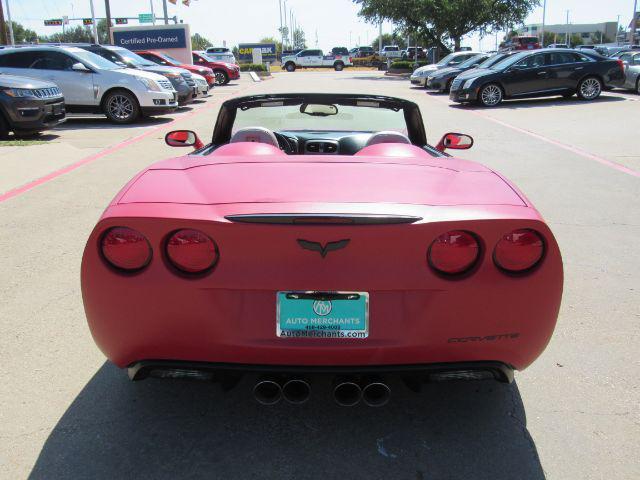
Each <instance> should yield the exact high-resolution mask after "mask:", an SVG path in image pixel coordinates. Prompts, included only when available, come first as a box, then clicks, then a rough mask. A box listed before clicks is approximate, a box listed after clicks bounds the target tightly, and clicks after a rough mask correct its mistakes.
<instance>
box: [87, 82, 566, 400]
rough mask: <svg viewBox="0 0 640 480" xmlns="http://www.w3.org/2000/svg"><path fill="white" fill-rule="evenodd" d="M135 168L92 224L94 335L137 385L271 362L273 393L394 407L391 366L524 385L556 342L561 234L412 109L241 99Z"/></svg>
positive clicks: (381, 102) (354, 101)
mask: <svg viewBox="0 0 640 480" xmlns="http://www.w3.org/2000/svg"><path fill="white" fill-rule="evenodd" d="M166 141H167V143H168V144H169V145H171V146H183V147H193V148H195V151H193V152H192V153H190V154H188V155H185V156H181V157H177V158H172V159H169V160H165V161H162V162H159V163H156V164H154V165H151V166H150V167H149V168H147V169H145V170H144V171H142V172H141V173H139V174H138V175H137V176H136V177H135V178H133V179H132V180H131V181H130V182H129V183H128V184H127V185H126V186H125V187H124V188H123V189H122V190H121V191H120V193H118V194H117V195H116V197H115V198H114V199H113V201H112V202H111V204H110V205H109V207H108V208H107V209H106V211H105V212H104V214H103V215H102V217H101V218H100V220H99V222H98V224H97V225H96V227H95V228H94V230H93V232H92V233H91V235H90V237H89V240H88V243H87V246H86V249H85V252H84V257H83V261H82V293H83V299H84V305H85V311H86V315H87V319H88V322H89V326H90V328H91V332H92V334H93V337H94V339H95V341H96V343H97V344H98V346H99V347H100V349H101V350H102V351H103V352H104V353H105V355H106V356H107V357H108V358H109V359H110V360H111V361H112V362H114V363H115V364H116V365H118V366H120V367H126V368H128V371H129V375H130V377H131V378H132V379H134V380H138V379H142V378H145V377H148V376H154V377H163V378H178V377H180V378H194V379H204V380H212V381H221V382H225V381H230V380H229V379H231V380H233V379H237V378H238V377H239V376H241V375H242V374H243V373H246V372H251V373H252V374H257V376H258V381H257V383H256V384H255V388H254V394H255V397H256V399H258V400H259V401H260V402H262V403H265V404H269V403H275V402H277V401H278V400H280V399H281V398H284V399H286V400H288V401H289V402H293V403H300V402H303V401H305V400H306V399H307V398H309V395H310V393H311V387H312V382H310V380H309V378H310V377H311V376H313V375H312V374H315V373H319V374H326V375H331V376H332V377H333V378H334V379H335V383H334V390H333V395H334V397H335V400H336V401H337V402H338V403H339V404H341V405H354V404H356V403H358V402H360V401H363V402H365V403H366V404H369V405H382V404H384V403H386V401H387V400H388V398H389V394H390V390H389V387H388V384H387V380H386V379H387V378H389V377H390V376H392V375H400V376H402V378H403V379H405V380H406V382H407V385H409V386H412V387H416V388H417V386H419V385H420V384H421V383H422V382H437V381H445V380H477V379H495V380H498V381H502V382H510V381H512V379H513V371H514V370H515V369H518V370H521V369H524V368H526V367H527V366H528V365H529V364H530V363H531V362H533V361H534V360H535V359H536V358H537V357H538V356H539V355H540V354H541V353H542V351H543V350H544V348H545V346H546V345H547V343H548V342H549V339H550V337H551V335H552V333H553V330H554V327H555V323H556V318H557V315H558V310H559V306H560V300H561V296H562V283H563V273H562V260H561V257H560V252H559V250H558V245H557V244H556V241H555V239H554V237H553V234H552V233H551V231H550V230H549V227H548V226H547V225H546V223H545V222H544V220H543V219H542V218H541V217H540V214H539V213H538V212H537V211H536V209H535V208H534V207H533V206H532V205H531V203H530V202H529V201H528V200H527V199H526V197H525V196H524V195H523V194H522V193H521V192H520V191H519V190H518V189H517V188H516V187H515V186H514V185H512V184H511V183H509V182H508V181H507V180H506V179H505V178H503V177H502V176H501V175H499V174H498V173H496V172H494V171H492V170H490V169H489V168H487V167H485V166H483V165H480V164H478V163H474V162H471V161H468V160H462V159H458V158H454V157H451V156H449V155H448V154H446V153H445V149H466V148H469V147H471V145H472V144H473V140H472V139H471V137H469V136H467V135H463V134H458V133H450V134H447V135H445V136H444V137H443V139H442V140H440V142H438V144H437V146H435V147H433V146H430V145H429V144H428V143H427V138H426V134H425V129H424V125H423V122H422V117H421V114H420V110H419V108H418V106H417V105H416V104H415V103H412V102H409V101H407V100H401V99H397V98H391V97H383V96H375V95H357V94H354V95H350V94H349V95H346V94H345V95H334V94H282V95H278V94H275V95H257V96H250V97H243V98H235V99H232V100H229V101H227V102H225V103H224V104H223V106H222V107H221V110H220V113H219V116H218V119H217V122H216V125H215V129H214V131H213V137H212V139H211V141H210V142H208V143H207V144H204V143H203V142H201V141H200V140H199V139H198V137H197V136H196V135H195V134H194V133H193V132H190V131H185V130H183V131H176V132H171V133H169V134H167V136H166Z"/></svg>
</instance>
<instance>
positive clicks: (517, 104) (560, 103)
mask: <svg viewBox="0 0 640 480" xmlns="http://www.w3.org/2000/svg"><path fill="white" fill-rule="evenodd" d="M427 93H428V94H429V95H434V96H437V95H438V94H437V93H436V92H427ZM439 96H442V95H439ZM626 100H627V99H626V98H624V97H619V96H615V95H607V94H603V95H601V96H600V97H599V98H598V99H596V100H593V101H590V102H586V101H584V100H580V99H578V97H576V96H573V97H570V98H562V97H544V98H528V99H522V100H505V101H504V102H502V103H500V104H499V105H496V106H495V107H482V106H480V105H477V104H475V103H464V104H460V103H452V104H451V105H450V107H451V108H460V109H467V110H485V111H490V110H518V109H521V108H544V107H566V106H571V105H588V104H594V103H603V102H605V103H606V102H624V101H626Z"/></svg>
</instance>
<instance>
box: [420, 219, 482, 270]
mask: <svg viewBox="0 0 640 480" xmlns="http://www.w3.org/2000/svg"><path fill="white" fill-rule="evenodd" d="M479 256H480V244H479V243H478V241H477V240H476V237H475V236H474V235H472V234H471V233H469V232H465V231H463V230H451V231H449V232H447V233H443V234H442V235H440V236H439V237H438V238H436V239H435V240H434V241H433V243H432V244H431V246H430V247H429V252H428V254H427V259H428V261H429V265H431V268H433V269H434V270H436V271H437V272H440V273H443V274H446V275H458V274H461V273H464V272H466V271H468V270H470V269H471V268H472V267H473V266H474V265H475V264H476V262H477V260H478V258H479Z"/></svg>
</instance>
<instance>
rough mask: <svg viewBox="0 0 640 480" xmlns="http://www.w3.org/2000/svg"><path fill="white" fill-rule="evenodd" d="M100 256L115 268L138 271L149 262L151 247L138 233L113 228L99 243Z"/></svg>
mask: <svg viewBox="0 0 640 480" xmlns="http://www.w3.org/2000/svg"><path fill="white" fill-rule="evenodd" d="M100 246H101V249H102V255H104V258H106V259H107V261H108V262H109V263H110V264H111V265H113V266H114V267H116V268H120V269H122V270H129V271H132V270H140V269H141V268H143V267H146V266H147V264H148V263H149V262H150V261H151V246H150V245H149V242H148V241H147V239H146V237H145V236H144V235H142V234H141V233H140V232H138V231H136V230H133V229H131V228H127V227H114V228H112V229H110V230H109V231H107V233H105V234H104V235H103V237H102V241H101V242H100Z"/></svg>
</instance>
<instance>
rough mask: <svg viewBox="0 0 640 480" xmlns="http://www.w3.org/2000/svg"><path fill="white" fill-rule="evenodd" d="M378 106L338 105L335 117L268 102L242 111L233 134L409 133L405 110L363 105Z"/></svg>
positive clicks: (236, 120) (237, 117)
mask: <svg viewBox="0 0 640 480" xmlns="http://www.w3.org/2000/svg"><path fill="white" fill-rule="evenodd" d="M362 103H363V105H364V104H370V105H376V106H350V105H336V107H337V110H338V112H337V114H335V115H326V116H321V115H309V114H307V113H302V112H301V111H300V104H298V105H283V104H282V102H265V103H264V104H263V105H271V106H261V107H257V108H250V109H247V110H241V109H238V110H237V111H236V119H235V122H234V124H233V129H232V134H233V133H235V132H236V131H238V130H239V129H241V128H246V127H264V128H267V129H269V130H271V131H276V132H278V131H290V132H292V131H325V132H337V131H340V132H378V131H383V130H393V131H395V132H400V133H402V134H405V135H406V134H407V125H406V122H405V118H404V113H403V111H402V110H397V111H396V110H392V109H388V108H379V107H377V103H375V102H362Z"/></svg>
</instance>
